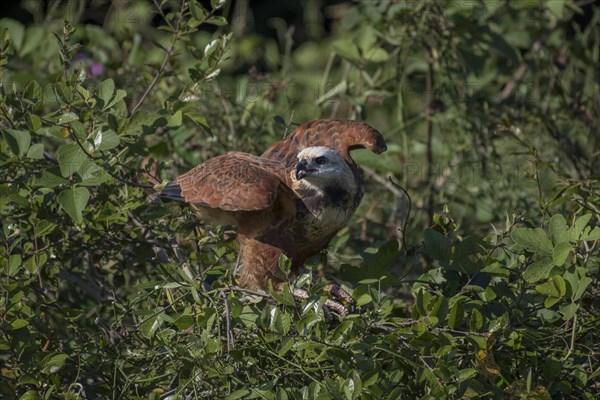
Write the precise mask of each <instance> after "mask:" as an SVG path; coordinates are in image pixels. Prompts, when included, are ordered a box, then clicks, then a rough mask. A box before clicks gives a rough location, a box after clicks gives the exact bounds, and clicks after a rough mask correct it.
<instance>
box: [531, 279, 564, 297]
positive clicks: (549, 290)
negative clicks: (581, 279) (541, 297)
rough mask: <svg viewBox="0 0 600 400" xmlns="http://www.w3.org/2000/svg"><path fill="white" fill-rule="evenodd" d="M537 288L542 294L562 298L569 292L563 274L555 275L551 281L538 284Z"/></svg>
mask: <svg viewBox="0 0 600 400" xmlns="http://www.w3.org/2000/svg"><path fill="white" fill-rule="evenodd" d="M535 290H537V291H538V292H539V293H541V294H545V295H547V296H550V297H554V298H556V299H560V298H561V297H563V296H564V295H565V294H566V293H567V285H566V282H565V280H564V279H563V277H562V276H560V275H554V276H553V277H552V279H551V280H550V281H549V282H545V283H542V284H540V285H537V286H536V287H535Z"/></svg>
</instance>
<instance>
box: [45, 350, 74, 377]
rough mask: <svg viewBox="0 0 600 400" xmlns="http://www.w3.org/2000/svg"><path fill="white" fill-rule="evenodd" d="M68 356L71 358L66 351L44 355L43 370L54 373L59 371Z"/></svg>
mask: <svg viewBox="0 0 600 400" xmlns="http://www.w3.org/2000/svg"><path fill="white" fill-rule="evenodd" d="M67 358H69V356H68V355H66V354H64V353H58V354H50V355H48V356H46V357H44V360H43V361H42V365H43V369H42V371H43V372H44V373H46V374H54V373H56V372H58V371H59V370H60V369H61V368H62V367H63V365H65V361H67Z"/></svg>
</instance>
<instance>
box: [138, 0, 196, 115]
mask: <svg viewBox="0 0 600 400" xmlns="http://www.w3.org/2000/svg"><path fill="white" fill-rule="evenodd" d="M155 4H156V3H155ZM184 5H185V0H181V8H180V11H181V14H183V8H184ZM158 10H159V13H160V14H161V16H163V17H164V18H165V21H166V22H167V25H169V26H171V24H170V23H169V22H168V20H167V19H166V16H164V13H163V12H162V10H161V9H160V7H158ZM182 19H183V15H181V16H180V18H178V19H177V26H176V27H175V32H174V34H173V36H172V37H171V44H170V45H169V48H168V49H167V53H166V54H165V58H164V59H163V62H162V64H161V65H160V68H159V69H158V71H156V74H155V75H154V78H153V79H152V82H150V85H149V86H148V87H147V88H146V90H145V91H144V94H142V97H140V99H139V100H138V102H137V103H136V104H135V106H133V108H132V109H131V111H130V112H129V115H133V114H135V112H136V111H137V110H138V109H139V108H140V107H141V106H142V104H143V103H144V101H145V100H146V98H147V97H148V95H149V94H150V91H152V89H154V86H156V84H157V83H158V80H159V79H160V77H161V75H162V74H163V72H164V71H165V68H166V67H167V63H168V62H169V59H170V58H171V54H173V50H175V44H176V43H177V40H178V39H179V34H180V31H179V29H180V27H181V21H182Z"/></svg>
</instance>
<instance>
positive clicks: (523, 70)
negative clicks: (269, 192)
mask: <svg viewBox="0 0 600 400" xmlns="http://www.w3.org/2000/svg"><path fill="white" fill-rule="evenodd" d="M76 3H77V2H66V4H65V5H64V8H63V7H62V6H61V4H62V3H60V2H56V3H53V4H55V7H51V8H49V9H48V10H45V12H41V11H40V9H39V8H35V7H33V6H32V4H33V5H35V4H37V3H35V2H24V3H23V7H28V9H29V10H30V11H31V12H32V15H33V18H34V23H32V24H29V25H27V26H25V25H23V24H22V23H20V22H18V21H16V20H12V19H2V20H0V34H1V35H2V42H1V45H0V68H1V70H0V73H1V77H2V86H1V88H0V89H1V91H0V96H1V97H0V121H1V131H2V141H1V142H0V165H1V168H0V215H1V217H2V219H1V222H0V227H1V228H2V240H1V242H0V256H1V257H0V266H1V267H2V272H3V276H2V296H1V299H0V357H1V359H2V369H1V371H0V372H1V374H2V380H1V381H0V382H1V383H0V393H1V394H2V396H5V397H7V398H12V397H18V398H22V399H37V398H108V397H112V398H153V399H156V398H170V399H177V398H221V397H224V398H229V399H236V398H276V399H287V398H308V399H312V398H319V399H326V398H346V399H355V398H365V399H371V398H389V399H396V398H422V399H438V398H532V399H533V398H535V399H549V398H589V399H592V398H595V396H597V395H598V392H599V386H598V376H599V374H600V369H599V368H598V365H597V364H598V362H597V355H598V349H597V343H598V342H599V340H600V339H599V337H598V335H599V334H598V332H599V330H598V328H599V324H598V309H599V307H600V302H599V301H598V291H599V285H598V277H599V256H598V251H597V246H598V241H599V240H600V228H599V227H598V222H599V215H600V213H599V212H598V206H597V205H598V204H600V191H599V190H598V176H600V173H599V166H600V164H599V163H598V155H597V144H598V141H599V140H598V139H599V133H598V129H597V127H598V126H599V125H600V121H599V118H598V116H599V115H600V109H599V107H600V106H599V104H600V100H599V99H600V86H599V84H598V81H599V80H598V71H600V68H599V67H600V65H599V64H600V62H599V60H598V57H599V56H598V50H597V49H598V48H599V47H598V44H599V43H600V29H599V21H600V11H599V10H598V8H597V7H595V6H587V7H586V8H585V9H581V8H580V7H579V6H578V5H577V4H575V3H574V2H572V1H568V0H560V1H559V0H554V1H547V2H543V3H541V2H540V3H537V2H508V1H503V2H484V1H477V2H468V3H460V2H452V1H435V2H422V3H403V2H396V3H394V2H392V3H388V2H363V3H360V4H357V5H355V6H353V7H351V8H350V9H349V10H348V11H347V12H346V14H345V15H344V17H343V18H341V19H339V20H336V21H334V22H335V25H336V28H335V32H334V33H333V34H331V35H328V34H325V33H324V29H323V27H322V24H321V22H322V21H320V19H319V16H321V15H322V14H321V11H320V9H319V8H318V7H316V5H315V3H316V2H307V3H306V5H305V8H304V11H303V12H304V14H303V15H304V17H305V21H304V25H303V26H304V28H305V29H306V35H307V37H308V39H307V40H305V41H304V42H294V37H295V36H294V30H293V29H292V27H287V26H285V23H284V22H283V21H282V20H274V21H273V22H274V24H273V26H274V27H275V28H276V29H277V33H278V35H277V39H275V38H270V37H268V36H266V35H259V34H258V33H253V34H250V33H251V32H250V31H249V30H250V28H249V27H248V21H249V20H247V19H244V17H243V16H244V15H247V14H248V13H251V10H249V9H242V8H240V7H243V4H244V3H243V2H239V3H236V5H234V6H232V5H231V4H229V3H226V2H224V1H213V2H212V3H211V5H210V7H208V6H207V5H206V4H205V3H201V2H197V1H187V0H186V1H183V2H181V4H179V3H178V2H177V4H175V3H173V4H172V3H171V2H161V3H160V4H158V2H156V3H155V4H153V3H149V2H148V3H147V2H130V3H123V2H114V3H111V4H109V5H107V4H108V3H103V2H98V4H105V5H106V9H107V10H108V11H107V12H106V18H105V20H104V22H103V23H102V24H101V25H102V26H99V25H98V24H93V23H84V22H83V21H86V17H85V12H86V10H85V9H82V8H77V7H75V4H76ZM203 4H204V5H203ZM240 4H241V5H240ZM236 7H237V8H236ZM330 11H331V10H330ZM585 12H587V13H589V14H588V15H587V19H585V18H583V19H582V17H581V16H582V15H583V16H585ZM64 16H67V17H68V18H66V20H65V21H64V22H63V18H64ZM155 17H156V18H155ZM158 19H160V22H158V23H157V22H156V21H157V20H158ZM157 24H158V26H156V25H157ZM48 33H51V34H48ZM250 65H253V66H257V68H258V69H257V70H249V68H246V67H247V66H250ZM240 66H241V67H240ZM318 117H340V118H366V119H367V121H368V122H370V123H372V124H373V125H374V126H376V127H378V128H379V129H380V130H381V131H382V132H384V135H385V136H386V139H387V141H388V143H389V151H388V152H387V153H386V154H384V155H382V156H379V157H377V156H372V155H369V154H366V153H361V152H356V156H355V157H356V159H357V160H358V161H359V162H360V163H361V164H362V165H365V166H366V168H365V169H366V175H367V178H368V182H367V184H368V188H367V195H366V197H365V199H364V200H363V204H362V205H361V208H360V209H359V210H358V212H357V217H356V219H355V220H354V221H353V222H352V223H351V224H350V225H349V226H348V227H347V228H345V229H344V230H342V231H341V232H340V233H339V234H338V235H337V237H336V238H334V240H333V241H332V243H331V245H330V246H329V249H328V252H327V253H324V254H322V255H320V256H317V257H315V258H314V259H313V260H312V261H311V262H310V263H309V266H308V267H309V270H312V271H313V272H315V273H316V275H317V276H318V275H320V274H322V273H323V271H324V270H325V272H326V274H327V276H328V278H329V279H335V280H336V281H337V282H339V283H340V284H341V285H342V286H344V287H345V288H346V289H347V290H348V291H349V292H352V294H353V297H354V299H355V301H356V307H357V309H356V311H355V312H352V313H351V314H350V315H349V316H347V317H344V318H339V319H336V320H335V321H333V322H331V321H328V319H327V318H326V316H325V314H324V311H323V308H322V305H323V303H324V302H325V300H326V297H325V296H324V294H323V288H324V286H325V285H326V282H327V281H326V280H324V279H321V278H317V277H313V274H311V273H307V274H305V275H302V276H300V277H298V278H297V279H295V280H293V281H292V282H291V283H290V286H289V287H288V286H286V288H285V289H284V290H283V292H281V293H277V292H271V293H268V294H266V293H253V292H250V291H247V290H244V289H242V288H238V287H236V286H235V282H234V281H233V279H232V271H233V268H234V265H235V261H236V249H235V245H234V244H232V241H231V238H232V232H231V231H228V230H227V228H226V227H218V228H215V227H211V226H208V225H204V224H203V223H202V222H199V221H198V220H197V219H196V218H195V217H194V215H193V214H192V213H191V211H190V210H189V209H186V208H184V207H180V206H179V205H176V204H160V203H157V202H156V201H155V200H153V196H152V194H153V193H155V192H156V191H157V190H159V189H160V187H161V182H162V181H163V180H168V179H170V178H172V177H173V176H176V175H177V174H178V173H180V172H183V171H184V170H186V169H187V168H189V167H190V166H192V165H195V164H197V163H199V162H201V161H203V160H205V159H207V158H209V157H211V156H214V155H217V154H221V153H223V152H225V151H229V150H234V149H238V150H243V151H247V152H250V153H259V152H260V151H261V150H262V149H264V147H265V146H266V145H268V144H269V143H272V142H273V141H275V140H278V138H280V137H282V136H283V135H284V134H285V132H286V131H289V130H290V129H293V126H294V124H295V122H296V121H297V122H302V121H305V120H308V119H313V118H318ZM388 174H391V175H392V176H393V179H392V180H391V181H389V180H387V179H386V178H384V177H385V176H386V175H388ZM397 182H398V183H397ZM399 185H402V187H401V186H399ZM405 194H409V195H410V197H407V196H406V195H405ZM445 204H446V205H445ZM375 239H379V241H376V240H375ZM282 269H283V270H285V262H282ZM293 287H299V288H303V289H305V290H307V291H308V293H309V297H308V298H307V299H305V300H299V299H297V298H294V297H293V296H292V295H291V288H293Z"/></svg>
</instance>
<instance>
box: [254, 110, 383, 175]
mask: <svg viewBox="0 0 600 400" xmlns="http://www.w3.org/2000/svg"><path fill="white" fill-rule="evenodd" d="M310 146H326V147H329V148H332V149H334V150H336V151H337V152H338V153H340V154H342V155H343V156H344V158H345V159H346V161H347V162H348V163H349V164H351V165H354V161H353V160H352V158H351V157H350V150H353V149H356V148H365V149H368V150H371V151H373V152H375V153H377V154H379V153H382V152H384V151H385V150H387V146H386V144H385V140H384V139H383V136H382V135H381V133H379V132H378V131H377V130H376V129H374V128H372V127H371V126H369V125H367V124H365V123H364V122H360V121H343V120H330V119H321V120H316V121H311V122H307V123H305V124H303V125H300V126H299V127H298V128H296V130H295V131H294V132H292V133H291V134H289V135H288V136H286V137H285V138H284V139H283V140H281V141H279V142H277V143H275V144H273V145H272V146H271V147H269V148H268V149H267V150H266V151H265V152H264V153H263V154H262V157H264V158H270V159H272V160H280V161H281V162H283V163H284V164H285V165H287V166H290V165H292V164H293V163H295V162H297V158H296V157H297V155H298V153H299V152H300V151H301V150H302V149H304V148H306V147H310Z"/></svg>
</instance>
